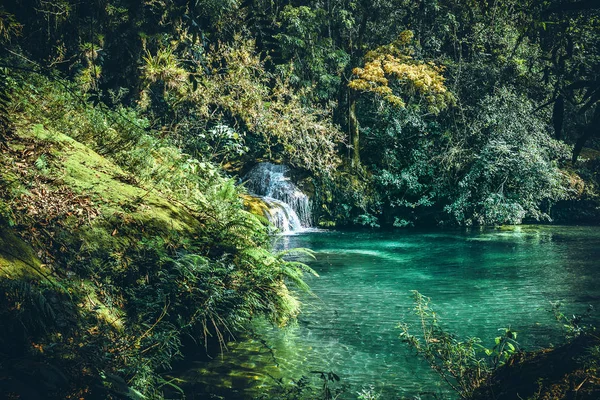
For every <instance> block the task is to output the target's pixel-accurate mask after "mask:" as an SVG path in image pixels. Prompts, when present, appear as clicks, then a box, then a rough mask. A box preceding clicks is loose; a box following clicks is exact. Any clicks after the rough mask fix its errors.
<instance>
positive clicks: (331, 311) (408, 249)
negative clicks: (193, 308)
mask: <svg viewBox="0 0 600 400" xmlns="http://www.w3.org/2000/svg"><path fill="white" fill-rule="evenodd" d="M280 243H282V244H283V245H284V246H285V247H287V248H292V247H308V248H312V249H314V250H315V251H317V259H316V260H314V261H311V262H309V264H310V266H311V267H312V268H314V269H315V270H316V271H317V272H318V273H319V274H320V278H313V277H307V281H308V283H309V284H310V286H311V287H312V289H313V291H314V294H315V295H316V296H309V295H301V300H302V302H303V304H304V309H303V313H302V314H301V315H300V316H299V319H298V322H297V323H296V324H293V325H292V326H291V327H289V328H286V329H282V330H281V329H275V328H273V327H272V326H270V325H269V324H266V323H258V322H257V325H256V329H257V330H258V333H259V335H260V337H261V338H264V339H265V341H266V343H268V346H269V347H268V348H267V347H265V346H264V345H263V344H261V343H260V342H258V341H255V340H248V341H242V342H239V343H236V344H232V345H231V346H230V347H231V349H232V351H231V352H230V353H227V354H225V355H224V357H223V359H222V360H220V361H219V360H214V361H213V362H212V363H211V364H209V365H206V364H203V366H202V368H199V369H198V370H196V372H195V373H189V374H188V378H189V379H195V380H197V381H203V382H204V383H207V382H208V383H209V385H210V384H213V385H221V386H227V385H229V387H232V388H235V389H236V393H237V395H238V396H240V397H237V398H252V396H253V395H254V394H257V393H264V392H265V391H267V390H268V388H269V387H272V386H273V385H274V384H275V381H276V380H278V379H282V381H283V382H290V381H292V380H297V379H299V378H300V377H301V376H303V375H310V371H314V370H324V371H334V372H335V373H336V374H338V375H339V376H340V377H341V378H342V381H343V382H345V383H347V384H349V385H350V386H351V390H350V391H349V392H348V396H347V398H349V399H352V398H356V395H355V394H356V392H357V391H358V390H360V388H362V387H365V386H367V385H371V384H372V385H375V387H376V388H377V390H378V391H380V392H381V393H383V394H384V396H383V397H384V398H388V397H389V398H398V397H401V396H407V397H412V396H413V395H415V394H417V393H419V392H423V391H428V392H432V391H433V392H445V391H447V388H446V387H445V386H444V385H443V383H440V380H439V379H438V378H437V377H436V376H435V375H434V373H433V372H432V371H431V370H430V369H429V367H428V366H427V365H425V364H424V363H423V362H422V361H421V360H419V359H418V358H416V357H415V356H414V354H413V353H412V352H411V351H410V350H409V349H408V348H406V346H405V345H404V344H403V343H402V342H401V341H400V339H399V333H400V332H399V330H398V328H397V325H398V323H399V322H400V321H405V322H407V323H409V324H412V325H413V326H417V325H418V321H417V320H416V316H415V315H414V313H413V312H412V311H411V309H412V307H413V304H412V299H411V293H410V291H411V290H418V291H420V292H421V293H423V294H424V295H426V296H430V297H431V298H432V301H433V303H434V304H435V309H436V311H437V312H438V314H439V317H440V321H441V323H442V324H443V325H444V326H446V327H448V329H449V330H450V331H452V332H453V333H456V334H457V335H458V336H460V337H471V336H479V337H481V338H482V339H483V340H484V345H485V344H487V345H490V346H491V345H492V343H493V338H494V337H495V336H497V335H498V329H499V328H503V327H508V326H511V327H512V328H513V329H515V330H517V331H520V335H519V339H520V340H521V342H522V344H523V346H524V347H525V348H526V349H527V348H528V349H535V348H539V347H540V346H542V345H547V344H549V343H550V342H552V341H556V340H557V339H558V338H559V336H560V328H559V326H558V325H557V324H556V323H555V321H554V320H553V318H552V316H551V314H550V313H549V312H547V311H546V310H548V309H549V302H550V301H555V300H563V301H564V303H565V304H566V306H567V310H568V311H569V312H574V313H577V312H582V311H584V310H585V309H586V307H587V305H588V304H593V305H594V306H595V307H596V308H598V307H600V289H599V288H600V274H598V273H597V267H598V264H597V263H598V261H597V260H599V259H600V246H599V244H600V230H599V229H597V228H582V227H573V228H568V227H546V226H544V227H535V226H528V227H516V228H510V229H503V230H491V231H442V232H433V233H432V232H416V231H402V232H387V233H384V232H375V233H364V232H359V233H352V232H327V233H322V232H321V233H303V234H300V235H296V236H292V237H286V238H285V240H284V241H282V242H280ZM188 372H190V371H188ZM244 380H246V382H245V383H244V382H243V381H244ZM211 382H212V383H211Z"/></svg>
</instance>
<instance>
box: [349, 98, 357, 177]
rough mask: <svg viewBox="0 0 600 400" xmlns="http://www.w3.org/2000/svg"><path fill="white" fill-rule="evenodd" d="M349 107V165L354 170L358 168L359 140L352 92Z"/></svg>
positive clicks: (354, 100) (354, 99)
mask: <svg viewBox="0 0 600 400" xmlns="http://www.w3.org/2000/svg"><path fill="white" fill-rule="evenodd" d="M349 97H350V98H349V105H348V108H349V110H348V122H349V129H350V144H351V145H352V156H351V158H350V165H351V166H352V168H354V169H356V168H358V167H360V138H359V130H358V119H357V118H356V98H355V96H354V94H353V93H352V91H350V93H349Z"/></svg>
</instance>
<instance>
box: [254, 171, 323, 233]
mask: <svg viewBox="0 0 600 400" xmlns="http://www.w3.org/2000/svg"><path fill="white" fill-rule="evenodd" d="M288 173H289V168H288V167H287V166H286V165H277V164H272V163H260V164H257V165H256V166H255V167H254V168H252V170H250V172H248V174H247V175H246V176H245V179H244V180H245V181H246V187H247V188H248V191H249V192H250V193H252V194H254V195H256V196H258V197H260V198H261V199H262V200H263V201H264V202H265V203H266V204H267V205H268V206H269V212H268V215H266V217H267V218H269V221H271V223H272V224H273V225H275V226H276V227H277V228H279V230H281V231H282V232H295V231H300V230H302V229H305V228H309V227H310V226H311V225H312V218H311V211H310V209H311V207H310V200H309V198H308V196H307V195H305V194H304V193H302V191H301V190H300V189H298V187H297V186H296V185H294V183H293V182H292V181H290V178H289V177H288V176H286V175H287V174H288Z"/></svg>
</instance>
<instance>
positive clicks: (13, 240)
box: [0, 0, 600, 399]
mask: <svg viewBox="0 0 600 400" xmlns="http://www.w3.org/2000/svg"><path fill="white" fill-rule="evenodd" d="M259 161H270V162H274V163H282V164H287V165H290V166H292V167H293V169H294V179H295V180H296V181H297V182H298V185H299V186H300V187H302V188H303V190H304V191H305V192H307V193H309V194H310V196H311V198H312V201H313V208H314V216H315V218H314V220H315V221H316V225H318V226H320V227H350V226H367V227H372V228H375V227H412V226H416V227H419V226H490V225H491V226H495V225H502V224H519V223H522V222H527V221H542V222H553V221H554V222H562V223H586V224H594V223H598V222H600V197H599V195H600V189H599V188H598V185H599V184H600V176H599V173H600V5H599V4H598V3H597V2H596V1H593V0H591V1H590V0H525V1H523V0H494V1H492V0H417V1H414V0H413V1H409V0H374V1H363V0H298V1H292V0H94V1H92V0H77V1H76V0H53V1H47V0H3V1H2V2H1V3H0V172H1V173H0V276H1V277H0V322H1V324H2V328H1V329H0V393H9V394H10V395H11V396H13V397H12V398H23V399H36V398H40V399H41V398H98V399H106V398H129V399H143V398H147V399H152V398H162V396H163V395H164V393H165V391H166V390H168V391H169V392H170V393H175V394H177V393H178V391H179V390H180V388H179V387H178V386H177V385H176V383H175V382H172V381H170V380H168V379H165V378H164V375H162V373H163V372H164V371H166V370H168V369H169V368H170V367H171V366H172V365H173V363H174V362H176V361H177V360H180V359H181V358H182V357H183V355H184V354H183V352H184V350H183V349H185V352H188V353H190V352H205V351H206V352H208V353H209V354H211V355H215V354H217V353H218V352H219V351H220V350H223V348H224V346H225V345H226V343H227V341H228V340H229V338H231V337H232V336H234V335H235V334H236V332H239V331H243V330H245V329H246V327H247V324H248V322H249V321H251V320H252V319H253V318H257V317H259V316H261V317H266V318H268V319H269V320H270V321H272V322H273V323H274V324H278V325H284V324H286V322H287V321H289V320H291V319H293V318H294V317H295V316H296V315H297V314H298V312H299V307H300V304H299V302H298V300H297V297H296V295H295V291H297V290H307V289H308V288H307V287H306V285H305V283H304V282H303V278H302V277H303V275H304V274H305V273H314V271H312V270H311V269H310V268H309V267H308V266H306V265H305V264H303V263H301V262H298V261H297V258H294V257H289V256H290V254H289V253H277V252H275V251H274V250H273V249H272V247H271V246H272V245H271V235H272V233H273V228H272V227H271V226H270V225H269V223H268V221H266V219H265V218H264V217H263V216H262V213H261V212H260V208H261V207H262V205H260V204H256V203H255V201H254V200H253V199H252V198H251V197H249V196H248V194H247V191H246V189H245V188H244V186H243V184H241V177H242V176H243V175H244V173H245V172H247V171H248V170H249V169H250V168H251V167H252V166H253V165H254V164H256V163H257V162H259ZM257 210H258V211H257ZM292 253H302V254H307V255H308V256H310V251H309V250H303V249H299V250H296V251H294V252H292ZM292 255H294V254H292ZM31 382H35V385H32V384H31ZM471 392H472V391H471ZM471 392H469V393H468V395H467V394H465V396H466V397H468V396H471V394H472V393H471Z"/></svg>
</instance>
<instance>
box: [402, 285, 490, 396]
mask: <svg viewBox="0 0 600 400" xmlns="http://www.w3.org/2000/svg"><path fill="white" fill-rule="evenodd" d="M413 296H414V301H415V313H416V314H417V316H418V318H419V324H420V328H419V329H420V332H419V334H418V335H413V334H411V333H410V327H409V326H408V325H407V324H400V328H401V329H402V333H401V335H400V337H401V338H402V339H403V341H405V342H406V343H408V344H409V345H410V346H411V347H413V348H414V349H415V351H416V352H417V354H418V355H420V356H422V357H423V358H424V359H425V361H427V363H429V365H430V366H431V368H432V369H433V370H434V371H435V372H437V373H438V374H439V375H440V376H441V377H442V379H444V381H445V382H446V383H448V384H449V385H450V387H452V389H453V390H454V391H455V392H456V393H458V394H459V395H460V396H461V398H464V399H467V398H469V397H470V396H471V395H472V394H473V392H474V391H475V389H476V388H477V387H479V386H480V385H481V384H482V383H483V382H484V381H485V379H486V378H487V377H488V375H489V374H490V368H489V366H488V364H487V363H486V360H485V359H484V358H482V357H481V356H479V355H478V350H479V348H480V343H481V340H480V339H479V338H470V339H467V340H464V341H461V340H459V339H458V338H456V337H455V336H454V335H452V334H450V333H448V332H446V331H445V330H444V329H443V328H442V327H441V326H440V325H439V324H438V316H437V313H436V312H435V311H434V310H433V309H432V308H431V307H430V305H429V303H430V301H431V299H429V298H428V297H425V296H423V295H422V294H421V293H419V292H417V291H413Z"/></svg>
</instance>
